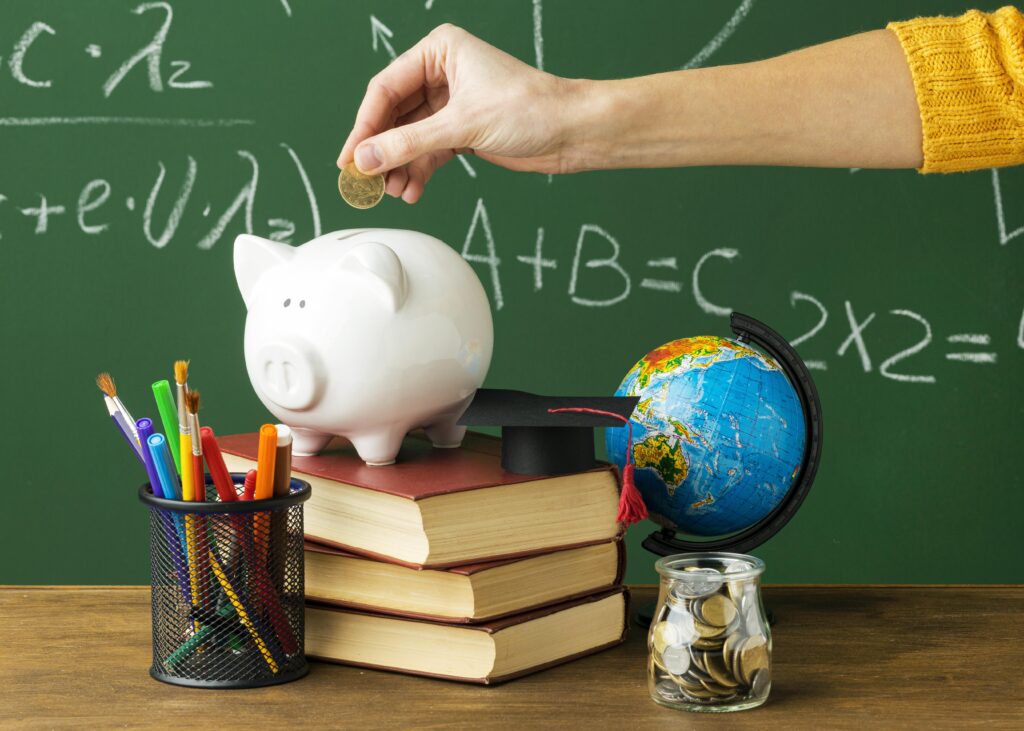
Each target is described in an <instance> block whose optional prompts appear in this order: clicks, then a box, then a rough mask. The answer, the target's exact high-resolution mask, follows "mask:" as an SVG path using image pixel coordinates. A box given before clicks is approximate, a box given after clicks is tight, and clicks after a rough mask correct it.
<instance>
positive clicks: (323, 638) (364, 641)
mask: <svg viewBox="0 0 1024 731" xmlns="http://www.w3.org/2000/svg"><path fill="white" fill-rule="evenodd" d="M628 616H629V614H628V595H627V594H626V591H625V589H623V588H621V587H618V588H615V589H612V590H610V591H606V592H601V593H598V594H592V595H590V596H587V597H583V598H581V599H576V600H574V601H570V602H565V603H562V604H556V605H553V606H550V607H546V608H543V609H538V610H535V611H532V612H524V613H522V614H514V615H512V616H509V617H505V618H504V619H499V620H495V621H492V622H487V623H484V624H446V623H443V622H429V621H426V620H421V619H410V618H401V617H394V616H389V615H384V614H374V613H370V612H359V611H355V610H348V609H340V608H334V607H325V606H315V605H307V606H306V655H307V656H308V657H309V658H310V659H314V660H326V661H329V662H340V663H344V664H347V665H361V666H365V667H370V668H379V669H383V670H395V671H398V672H404V673H412V674H414V675H427V676H431V677H436V678H445V679H448V680H460V681H465V682H470V683H484V684H492V683H500V682H503V681H505V680H511V679H512V678H517V677H519V676H522V675H526V674H528V673H532V672H536V671H538V670H543V669H545V668H549V667H552V666H554V665H558V664H560V663H563V662H568V661H569V660H573V659H575V658H578V657H582V656H584V655H588V654H591V653H594V652H597V651H598V650H603V649H605V648H608V647H611V646H613V645H617V644H619V643H620V642H622V640H623V639H625V635H626V629H627V627H628ZM567 692H568V690H567Z"/></svg>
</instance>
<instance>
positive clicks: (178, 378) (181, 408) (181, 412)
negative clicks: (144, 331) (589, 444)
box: [174, 360, 189, 433]
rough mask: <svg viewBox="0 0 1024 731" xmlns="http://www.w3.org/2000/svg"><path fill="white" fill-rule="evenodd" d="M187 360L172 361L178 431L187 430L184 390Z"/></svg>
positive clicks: (185, 387) (186, 376)
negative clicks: (176, 396) (176, 393)
mask: <svg viewBox="0 0 1024 731" xmlns="http://www.w3.org/2000/svg"><path fill="white" fill-rule="evenodd" d="M188 364H189V361H187V360H176V361H174V382H175V383H176V384H177V386H178V433H181V432H184V431H187V430H188V421H187V420H186V410H185V392H186V391H187V390H188Z"/></svg>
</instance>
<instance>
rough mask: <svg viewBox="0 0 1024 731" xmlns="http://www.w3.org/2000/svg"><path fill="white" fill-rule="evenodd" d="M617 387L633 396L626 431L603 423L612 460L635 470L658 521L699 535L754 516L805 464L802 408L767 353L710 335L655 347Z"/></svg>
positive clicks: (730, 529) (727, 529)
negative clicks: (634, 401)
mask: <svg viewBox="0 0 1024 731" xmlns="http://www.w3.org/2000/svg"><path fill="white" fill-rule="evenodd" d="M616 395H618V396H638V397H639V398H640V401H639V402H638V404H637V407H636V409H635V410H634V412H633V415H632V417H631V419H630V421H631V423H632V425H633V442H632V444H627V440H628V436H627V434H628V430H626V429H608V430H606V431H605V441H606V446H607V448H608V454H609V455H610V456H611V458H612V459H613V460H615V461H616V462H617V463H618V465H619V467H620V468H621V467H622V466H623V463H624V461H625V455H626V450H627V449H630V450H631V452H632V456H633V462H634V465H635V471H634V478H635V481H636V485H637V488H638V489H639V490H640V493H641V495H642V496H643V498H644V502H645V503H646V505H647V508H648V511H649V512H650V514H651V519H652V520H654V521H655V522H657V523H659V524H661V525H663V526H665V527H668V528H673V529H676V530H679V531H682V532H684V533H688V534H693V535H697V536H721V535H726V534H729V533H734V532H736V531H740V530H743V529H744V528H747V527H749V526H751V525H754V524H755V523H757V522H758V521H760V520H761V519H763V518H764V517H766V516H767V515H768V514H770V513H771V512H772V510H774V509H775V507H776V506H778V505H779V503H780V502H781V501H782V500H783V498H784V497H785V496H786V494H787V493H788V491H789V489H790V488H791V487H792V485H793V482H794V480H795V478H796V475H797V474H799V471H800V466H801V464H802V463H803V457H804V445H805V440H806V433H805V426H804V417H803V409H802V407H801V404H800V399H799V397H798V395H797V393H796V390H795V389H794V388H793V386H792V384H791V383H790V382H789V380H788V379H787V378H786V376H785V374H784V373H783V372H782V370H781V369H780V368H779V366H778V365H777V364H776V363H775V361H774V360H772V359H771V358H770V357H768V356H766V355H763V354H762V353H760V352H759V351H757V350H754V349H753V348H750V347H747V346H746V345H743V344H741V343H737V342H734V341H732V340H727V339H725V338H720V337H715V336H701V337H694V338H681V339H679V340H673V341H672V342H670V343H666V344H665V345H662V346H661V347H659V348H655V349H654V350H652V351H651V352H650V353H648V354H647V355H646V356H644V357H643V358H641V359H640V360H639V361H638V362H637V363H636V364H635V365H634V366H633V367H632V368H631V369H630V370H629V372H628V373H627V374H626V376H625V378H624V379H623V380H622V383H621V385H620V386H619V388H618V390H617V391H616Z"/></svg>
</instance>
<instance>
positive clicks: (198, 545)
mask: <svg viewBox="0 0 1024 731" xmlns="http://www.w3.org/2000/svg"><path fill="white" fill-rule="evenodd" d="M231 477H232V480H233V481H234V482H235V486H236V489H237V490H239V491H241V488H242V483H243V481H244V475H240V474H232V476H231ZM206 490H207V495H208V497H210V498H211V500H212V501H211V502H188V503H186V502H181V501H179V500H164V499H162V498H158V497H154V496H153V493H152V490H151V489H150V486H149V483H148V482H147V483H146V484H144V485H142V487H141V488H140V489H139V499H140V500H142V502H143V503H145V504H146V506H147V507H148V508H149V553H150V564H151V569H152V586H153V595H152V605H153V665H152V667H151V668H150V670H149V674H150V675H152V676H153V677H154V678H156V679H157V680H162V681H164V682H167V683H174V684H176V685H187V686H191V687H198V688H254V687H258V686H263V685H276V684H278V683H287V682H288V681H291V680H295V679H297V678H301V677H302V676H303V675H305V674H306V672H307V671H308V669H309V666H308V665H307V663H306V656H305V651H304V650H305V647H304V632H305V619H304V608H303V607H304V594H305V586H304V580H303V570H304V560H303V559H304V554H303V550H302V542H303V540H302V503H304V502H305V501H306V500H308V499H309V494H310V487H309V483H307V482H304V481H302V480H295V479H293V480H292V481H291V490H290V493H289V494H288V495H286V496H282V497H275V498H271V499H267V500H239V501H237V502H215V500H216V490H214V488H213V485H212V483H211V482H210V481H209V477H207V485H206Z"/></svg>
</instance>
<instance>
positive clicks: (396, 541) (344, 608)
mask: <svg viewBox="0 0 1024 731" xmlns="http://www.w3.org/2000/svg"><path fill="white" fill-rule="evenodd" d="M220 442H221V448H222V450H223V452H224V456H225V461H226V462H227V464H228V467H229V469H231V470H232V471H237V472H245V471H247V470H249V469H251V468H252V467H254V466H255V459H256V435H254V434H243V435H237V436H230V437H223V438H221V439H220ZM500 445H501V442H500V440H499V439H497V438H495V437H489V436H486V435H482V434H475V433H469V434H467V435H466V439H465V441H464V443H463V446H462V447H461V448H459V449H435V448H433V447H432V446H431V445H430V442H429V441H427V440H426V438H424V437H422V436H417V435H411V436H409V437H408V438H407V439H406V440H405V443H404V445H403V448H402V451H401V453H400V454H399V456H398V461H397V463H396V464H394V465H391V466H388V467H370V466H367V465H366V464H364V463H363V462H362V461H361V460H360V459H359V457H358V455H356V453H355V451H354V450H353V449H352V448H351V447H350V446H348V445H347V444H346V443H345V442H343V441H342V440H339V441H338V442H337V444H332V445H331V447H330V448H329V449H328V450H326V451H324V452H323V453H321V454H320V455H318V456H316V457H295V458H294V459H293V462H292V469H293V472H294V473H296V474H297V476H298V477H301V478H302V479H305V480H307V481H308V482H309V483H310V484H311V485H312V487H313V491H312V497H311V498H310V500H309V502H308V503H306V507H305V537H306V600H307V610H306V654H307V655H308V656H309V657H311V658H315V659H321V660H328V661H334V662H341V663H347V664H353V665H362V666H366V667H373V668H383V669H388V670H398V671H402V672H408V673H415V674H420V675H429V676H434V677H441V678H448V679H452V680H463V681H469V682H477V683H495V682H499V681H503V680H509V679H511V678H514V677H518V676H521V675H525V674H527V673H530V672H534V671H536V670H540V669H543V668H547V667H550V666H552V665H556V664H559V663H562V662H566V661H568V660H571V659H574V658H577V657H581V656H583V655H587V654H590V653H593V652H597V651H598V650H602V649H604V648H607V647H610V646H612V645H615V644H618V643H619V642H621V641H622V639H623V638H624V636H625V630H626V626H627V616H628V614H627V596H626V593H625V591H624V589H623V587H622V585H621V582H622V575H623V570H624V551H623V547H622V541H621V533H620V527H619V524H618V523H617V522H616V513H617V509H618V503H619V485H618V475H617V472H616V471H615V470H614V468H612V467H610V466H607V465H599V466H595V467H594V468H593V469H590V470H586V471H584V472H580V473H575V474H568V475H559V476H557V477H532V476H528V475H518V474H513V473H510V472H507V471H505V470H503V469H502V467H501V457H500Z"/></svg>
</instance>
